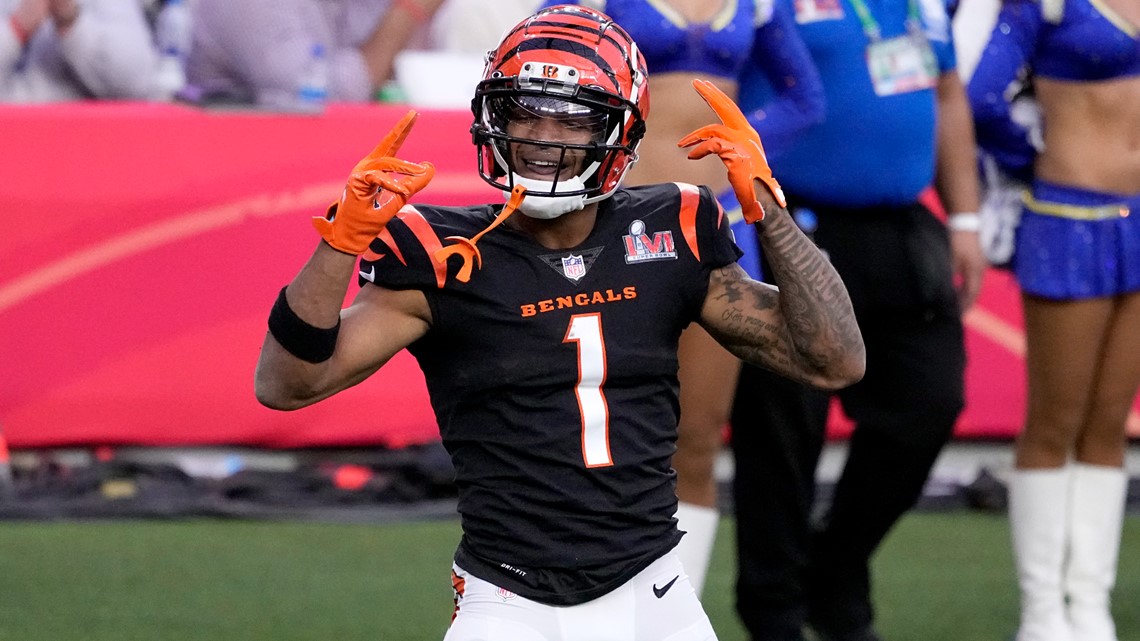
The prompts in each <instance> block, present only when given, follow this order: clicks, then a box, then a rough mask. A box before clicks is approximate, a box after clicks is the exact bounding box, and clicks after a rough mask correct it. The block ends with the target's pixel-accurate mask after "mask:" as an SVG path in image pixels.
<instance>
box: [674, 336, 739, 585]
mask: <svg viewBox="0 0 1140 641" xmlns="http://www.w3.org/2000/svg"><path fill="white" fill-rule="evenodd" d="M678 357H679V359H680V371H679V373H678V376H679V378H680V381H681V422H680V426H679V429H678V435H677V453H676V454H674V455H673V468H674V469H675V470H677V498H678V499H679V500H680V502H681V506H680V509H679V510H678V520H679V521H681V523H680V528H681V529H682V530H685V531H686V532H688V534H686V535H685V538H683V539H682V540H681V544H680V545H679V546H678V548H677V551H678V554H679V555H680V556H681V563H682V564H683V565H684V566H685V570H686V572H688V574H689V577H690V579H691V580H692V583H693V588H694V589H695V590H696V592H697V595H698V596H699V595H700V593H701V588H702V587H703V586H704V577H705V573H706V572H707V569H708V560H709V556H710V554H711V552H712V544H713V542H714V541H715V537H716V526H717V522H718V513H717V488H716V479H715V477H714V474H713V467H714V465H715V464H716V457H717V454H719V453H720V450H721V447H722V446H723V443H724V441H723V431H724V427H725V426H726V425H727V424H728V422H729V417H730V414H731V412H732V398H733V395H734V394H735V392H736V379H737V378H738V376H739V375H740V367H741V365H740V360H739V359H737V358H736V357H735V356H733V355H732V354H729V353H728V352H727V351H726V350H725V349H724V348H723V347H721V346H720V345H719V344H717V342H716V341H715V340H713V338H712V337H711V336H709V334H708V332H706V331H705V330H704V329H702V328H701V327H699V326H697V325H692V326H690V327H689V328H688V329H687V330H685V332H684V333H683V334H681V342H680V347H679V350H678Z"/></svg>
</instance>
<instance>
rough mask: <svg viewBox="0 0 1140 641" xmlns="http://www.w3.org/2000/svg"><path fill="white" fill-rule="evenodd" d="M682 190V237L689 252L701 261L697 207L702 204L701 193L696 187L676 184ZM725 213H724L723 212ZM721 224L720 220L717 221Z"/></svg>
mask: <svg viewBox="0 0 1140 641" xmlns="http://www.w3.org/2000/svg"><path fill="white" fill-rule="evenodd" d="M674 184H675V185H677V189H680V190H681V212H680V217H681V235H682V236H684V237H685V244H686V245H688V246H689V250H690V251H692V252H693V255H694V256H696V257H697V260H698V261H699V260H700V259H701V250H700V248H699V247H698V246H697V207H698V206H699V205H700V204H701V192H700V190H699V189H698V188H697V186H696V185H690V184H688V183H674ZM722 213H723V211H722ZM717 222H718V224H719V222H720V221H719V220H718V221H717Z"/></svg>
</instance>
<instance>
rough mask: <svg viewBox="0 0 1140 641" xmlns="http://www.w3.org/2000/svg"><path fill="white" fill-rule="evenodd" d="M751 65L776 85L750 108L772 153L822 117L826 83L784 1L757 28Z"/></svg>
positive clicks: (786, 145)
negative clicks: (759, 103)
mask: <svg viewBox="0 0 1140 641" xmlns="http://www.w3.org/2000/svg"><path fill="white" fill-rule="evenodd" d="M749 67H750V68H751V69H753V70H756V71H760V72H761V73H762V75H763V77H764V78H765V79H767V81H768V84H769V85H770V86H771V87H772V99H771V100H770V101H767V102H766V103H765V104H763V105H762V106H761V107H760V108H758V109H753V110H751V111H749V112H746V115H747V116H748V122H749V123H751V125H752V126H753V127H755V128H756V131H757V132H758V133H759V134H760V139H761V140H763V141H764V148H765V150H767V151H768V152H769V154H772V155H775V154H778V153H779V150H782V149H787V148H788V147H789V146H790V145H791V144H792V143H793V142H794V140H795V137H796V134H798V133H800V132H802V131H803V130H805V129H807V128H808V127H810V126H812V125H815V124H818V123H820V122H823V119H824V117H825V115H826V111H827V109H826V100H825V99H824V93H823V83H822V81H820V78H819V71H818V70H817V69H816V67H815V62H813V61H812V59H811V53H809V52H808V48H807V45H806V44H804V41H803V38H801V37H800V34H799V31H797V29H796V22H795V18H794V17H793V16H792V14H791V11H790V9H789V7H788V6H787V5H786V4H785V3H783V2H777V3H776V5H775V7H774V10H773V13H772V19H771V20H769V21H768V22H767V23H765V24H764V25H762V26H761V27H759V28H758V29H757V30H756V38H755V40H754V43H753V45H752V55H751V56H750V58H749V61H748V63H746V69H747V68H749Z"/></svg>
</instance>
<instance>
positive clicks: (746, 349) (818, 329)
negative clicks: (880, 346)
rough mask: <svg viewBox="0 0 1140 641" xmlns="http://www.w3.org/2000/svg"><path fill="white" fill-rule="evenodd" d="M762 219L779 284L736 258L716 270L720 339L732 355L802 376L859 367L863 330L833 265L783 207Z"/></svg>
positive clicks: (763, 237) (807, 377) (820, 375)
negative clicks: (753, 274) (760, 278)
mask: <svg viewBox="0 0 1140 641" xmlns="http://www.w3.org/2000/svg"><path fill="white" fill-rule="evenodd" d="M762 225H763V227H762V230H761V242H762V244H763V248H764V255H765V258H766V259H767V260H768V263H769V265H770V266H771V268H772V272H773V274H774V276H775V281H776V283H777V285H778V289H775V288H772V287H770V286H767V285H761V284H758V283H755V282H754V281H751V280H748V279H747V278H745V277H744V274H743V272H742V271H741V270H740V268H739V267H738V266H736V265H730V266H728V267H725V268H721V269H719V270H716V271H715V272H714V273H713V275H712V278H713V281H712V282H711V283H710V285H711V286H712V287H713V289H714V291H716V292H717V294H718V295H717V299H718V300H719V301H720V302H721V303H726V306H724V307H723V308H722V312H721V318H720V319H719V320H720V322H719V323H718V329H719V330H720V332H723V334H722V335H721V336H720V338H721V339H722V342H725V344H726V346H728V347H729V349H730V350H732V351H733V353H735V354H736V355H737V356H739V357H741V358H743V359H745V360H747V361H750V362H753V363H756V364H759V365H762V366H764V367H767V368H770V369H772V370H774V371H776V372H778V373H780V374H783V375H785V376H788V377H790V378H793V379H795V380H799V381H801V382H812V381H813V380H817V379H820V378H822V379H827V378H829V377H830V376H831V374H833V373H834V371H835V370H836V368H840V369H842V368H845V367H848V366H850V365H851V363H852V362H858V363H859V367H862V361H863V358H864V354H863V350H864V348H863V339H862V335H861V334H860V332H859V327H858V324H857V323H856V321H855V314H854V311H853V310H852V308H851V299H850V297H849V296H848V294H847V288H846V287H845V286H844V284H843V281H842V280H841V279H840V277H839V275H838V274H837V273H836V272H835V269H834V268H833V267H832V266H831V264H830V263H829V262H828V261H827V259H826V258H825V257H824V255H823V254H822V253H821V252H820V251H819V249H818V248H816V247H815V245H814V244H813V243H812V242H811V240H809V239H808V238H807V236H805V235H804V234H803V233H802V232H801V231H800V230H799V228H798V227H796V225H795V223H794V222H793V221H792V219H791V216H789V215H788V214H787V212H786V210H779V211H773V212H772V215H770V216H768V217H766V218H765V220H764V222H763V223H762ZM773 310H775V311H776V313H773Z"/></svg>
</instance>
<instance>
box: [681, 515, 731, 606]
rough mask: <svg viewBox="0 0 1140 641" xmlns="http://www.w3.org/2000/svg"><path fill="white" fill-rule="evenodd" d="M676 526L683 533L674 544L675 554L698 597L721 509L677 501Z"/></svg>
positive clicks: (707, 569)
mask: <svg viewBox="0 0 1140 641" xmlns="http://www.w3.org/2000/svg"><path fill="white" fill-rule="evenodd" d="M675 516H676V518H677V528H678V529H680V530H681V531H683V532H686V534H685V536H684V537H682V538H681V542H680V543H678V544H677V556H679V557H681V565H682V566H683V567H684V568H685V573H686V574H688V575H689V582H690V583H692V584H693V591H694V592H696V593H697V598H700V596H701V590H703V589H704V587H705V575H707V574H708V571H709V558H711V557H712V549H713V543H715V542H716V529H717V526H718V525H720V512H718V511H717V509H716V508H715V507H705V506H703V505H697V504H696V503H684V502H682V503H678V504H677V514H676V515H675Z"/></svg>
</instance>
